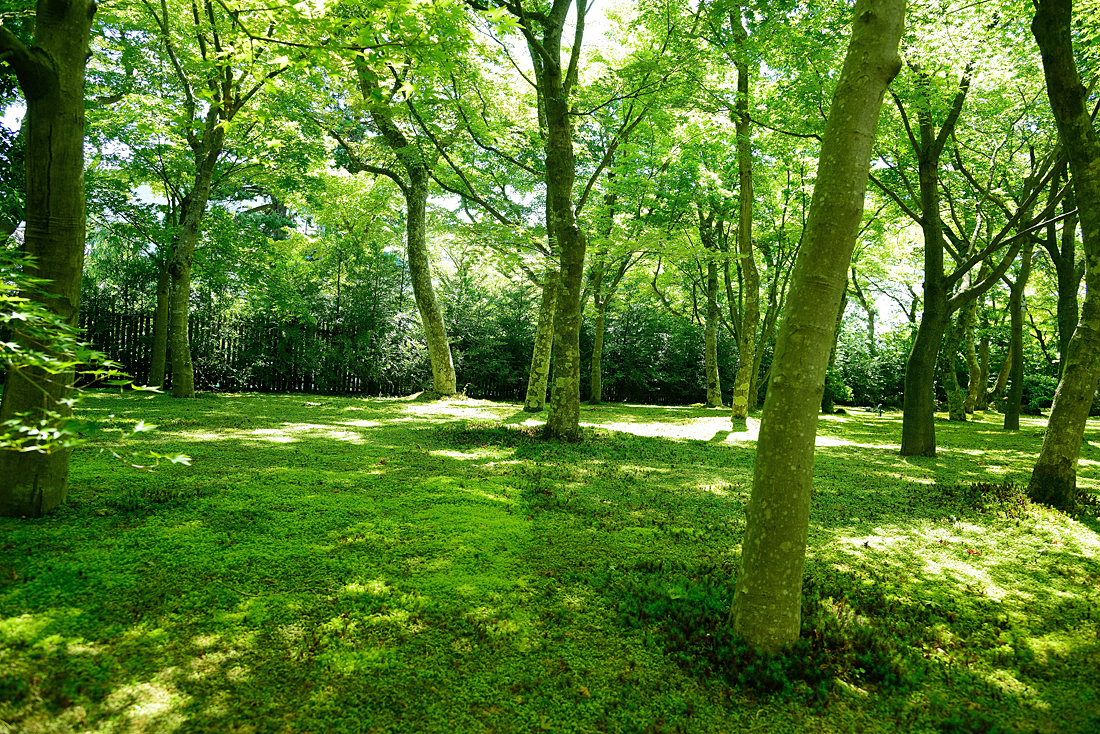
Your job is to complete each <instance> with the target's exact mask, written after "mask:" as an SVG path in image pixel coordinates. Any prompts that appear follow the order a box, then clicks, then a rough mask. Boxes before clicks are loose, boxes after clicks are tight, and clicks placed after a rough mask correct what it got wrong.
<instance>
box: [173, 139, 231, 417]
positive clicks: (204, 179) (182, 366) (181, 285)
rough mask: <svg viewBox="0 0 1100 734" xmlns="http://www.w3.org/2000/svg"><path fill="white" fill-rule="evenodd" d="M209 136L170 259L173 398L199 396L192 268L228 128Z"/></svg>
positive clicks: (199, 155) (197, 157)
mask: <svg viewBox="0 0 1100 734" xmlns="http://www.w3.org/2000/svg"><path fill="white" fill-rule="evenodd" d="M207 131H208V132H207V133H206V135H205V136H204V137H203V140H202V142H201V144H200V145H199V146H198V150H196V152H195V181H194V185H193V186H192V187H191V191H190V192H189V193H188V194H187V196H186V197H184V200H183V203H182V207H181V208H182V213H181V217H180V227H179V230H178V231H177V232H176V242H175V247H174V248H173V250H172V257H171V258H170V259H169V260H168V272H169V273H170V274H171V276H172V286H171V297H170V298H169V311H170V316H169V318H168V343H169V345H170V349H171V353H172V395H173V396H174V397H177V398H193V397H195V368H194V364H193V363H192V362H191V344H190V341H189V340H188V335H187V322H188V317H189V316H190V315H191V267H192V265H193V264H194V260H195V245H196V244H197V243H198V241H199V233H200V232H201V230H202V219H203V217H204V216H205V215H206V204H207V202H208V201H209V200H210V188H211V185H212V183H213V180H214V168H215V167H216V166H217V163H218V158H219V157H220V156H221V154H222V150H223V148H224V146H225V127H224V126H223V125H217V124H214V123H213V122H212V121H208V124H207Z"/></svg>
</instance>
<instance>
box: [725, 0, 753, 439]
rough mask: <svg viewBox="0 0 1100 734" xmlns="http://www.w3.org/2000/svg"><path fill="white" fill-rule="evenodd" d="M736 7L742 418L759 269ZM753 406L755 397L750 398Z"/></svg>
mask: <svg viewBox="0 0 1100 734" xmlns="http://www.w3.org/2000/svg"><path fill="white" fill-rule="evenodd" d="M741 14H742V11H741V9H740V8H738V17H737V19H736V21H734V22H733V23H732V25H733V33H734V37H735V38H736V39H737V46H738V49H737V50H738V62H737V63H736V64H735V66H736V68H737V106H736V123H737V175H738V184H737V186H738V194H737V197H738V201H739V204H738V213H737V253H738V255H740V256H741V257H740V259H739V261H738V265H739V266H740V268H741V275H742V285H741V295H742V300H743V302H744V304H745V305H744V309H743V311H742V314H741V329H740V331H739V332H738V340H737V375H736V376H735V377H734V378H733V397H732V399H731V400H730V404H731V410H730V416H731V419H732V420H734V421H738V422H740V421H744V420H745V419H746V418H748V416H749V402H750V400H749V391H750V390H751V389H752V388H753V386H754V384H755V383H756V380H755V376H756V372H755V370H754V367H755V366H756V331H757V329H758V328H759V327H760V273H759V271H758V270H757V268H756V259H755V257H754V256H753V251H752V206H753V198H754V195H753V184H752V140H751V135H752V121H751V120H750V119H749V65H748V61H747V60H746V58H745V56H746V53H747V52H746V50H745V41H746V39H747V31H746V30H745V26H744V23H743V20H742V17H741ZM751 402H752V403H753V407H755V405H756V401H755V400H752V401H751Z"/></svg>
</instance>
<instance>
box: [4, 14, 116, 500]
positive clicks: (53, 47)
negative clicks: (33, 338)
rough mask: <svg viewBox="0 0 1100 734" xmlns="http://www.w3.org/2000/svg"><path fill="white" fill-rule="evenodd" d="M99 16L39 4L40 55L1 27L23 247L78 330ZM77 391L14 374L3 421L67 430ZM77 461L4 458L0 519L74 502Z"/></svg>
mask: <svg viewBox="0 0 1100 734" xmlns="http://www.w3.org/2000/svg"><path fill="white" fill-rule="evenodd" d="M95 10H96V6H95V3H93V2H90V1H89V0H39V2H38V5H37V15H36V24H35V37H34V45H33V46H32V47H30V48H28V47H26V46H25V45H23V43H21V42H20V41H19V40H18V39H17V38H16V37H15V35H14V34H13V33H11V31H9V30H8V29H7V28H4V27H3V26H0V57H2V58H5V61H6V63H7V64H8V65H9V66H10V67H11V68H12V69H13V70H14V72H15V74H16V77H17V79H18V82H19V86H20V88H21V89H22V90H23V96H24V98H25V99H26V103H27V112H26V120H25V122H24V130H25V134H26V135H27V152H26V175H27V189H26V191H27V197H26V209H25V211H26V230H25V233H24V240H23V247H24V251H25V252H26V254H28V255H31V256H33V257H34V258H35V261H34V265H33V266H32V267H31V268H30V269H29V273H28V274H29V275H32V276H34V277H38V278H44V279H46V280H47V281H48V282H47V283H46V284H45V285H43V286H42V291H41V296H42V297H43V303H44V305H45V306H46V308H48V309H49V310H50V311H52V312H53V313H55V314H57V315H58V316H59V317H60V318H61V319H62V320H63V321H65V322H66V323H68V324H69V325H71V326H74V327H75V326H76V323H77V317H78V315H79V310H80V277H81V272H82V270H83V266H84V231H85V214H84V64H85V59H86V58H87V56H88V53H89V52H88V42H89V28H90V26H91V22H92V16H93V15H94V14H95ZM21 346H23V347H25V348H28V349H42V348H43V346H46V348H48V345H38V344H35V343H25V344H21ZM72 382H73V374H72V373H68V374H64V375H53V376H49V375H46V374H42V373H38V372H34V371H26V372H24V371H15V370H11V371H9V373H8V376H7V383H6V385H5V386H4V397H3V403H2V405H0V421H6V420H10V419H13V418H15V417H16V416H18V415H20V414H22V413H29V414H30V418H31V420H38V419H40V418H41V417H42V413H43V411H49V412H52V413H55V414H56V415H57V416H59V419H60V420H64V419H65V418H67V417H68V416H69V415H70V409H69V408H68V407H67V406H66V405H65V404H64V403H62V402H61V401H62V400H63V399H64V398H66V397H67V396H68V395H69V393H70V390H71V388H72ZM69 454H70V452H69V450H60V451H54V452H52V453H38V452H34V451H28V452H19V451H0V515H6V516H15V517H18V516H27V517H40V516H42V515H44V514H45V513H47V512H49V511H50V510H52V509H54V508H55V507H57V506H58V505H59V504H61V503H62V502H64V500H65V495H66V493H67V491H68V477H69Z"/></svg>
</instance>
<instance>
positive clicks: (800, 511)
mask: <svg viewBox="0 0 1100 734" xmlns="http://www.w3.org/2000/svg"><path fill="white" fill-rule="evenodd" d="M904 13H905V3H904V0H859V1H858V2H857V3H856V6H855V9H854V16H855V23H854V28H853V32H852V39H851V42H850V44H849V46H848V52H847V55H846V57H845V60H844V67H843V69H842V70H841V72H840V77H839V79H838V82H837V87H836V91H835V93H834V95H833V104H832V108H831V109H830V111H829V119H828V122H827V123H826V126H825V134H824V137H823V139H822V144H821V159H820V162H819V164H818V175H817V182H816V183H815V185H814V194H813V199H812V203H811V205H810V212H809V217H808V220H807V223H806V232H805V239H804V242H803V245H802V248H801V251H800V252H799V255H798V259H797V261H796V263H795V266H794V273H793V276H792V285H791V293H790V296H789V298H788V301H787V309H786V315H785V316H784V318H783V325H782V327H781V328H780V331H779V336H778V338H777V340H776V345H775V361H774V362H773V364H772V379H771V385H770V387H769V389H768V396H767V399H766V400H765V402H764V414H763V417H762V419H761V425H760V438H759V440H758V443H757V450H756V464H755V470H754V474H753V488H752V497H751V499H750V501H749V506H748V525H747V527H746V529H745V539H744V543H743V545H742V551H741V570H740V573H739V574H738V576H737V583H736V587H735V592H734V599H733V602H732V607H731V612H732V615H733V617H734V629H735V631H736V633H737V634H739V635H741V636H743V637H744V638H745V639H746V640H747V641H748V643H749V644H750V645H752V646H754V647H757V648H762V649H765V650H777V649H780V648H783V647H786V646H787V645H790V644H791V643H792V642H794V641H795V640H796V639H797V638H798V634H799V627H800V622H801V603H802V570H803V566H804V564H805V559H806V535H807V531H808V527H809V513H810V489H811V485H812V483H813V457H814V440H815V437H816V434H817V420H818V409H819V408H820V405H821V394H822V391H823V389H824V386H825V368H826V364H827V363H828V360H829V351H830V349H831V348H832V345H833V341H834V339H835V336H836V335H835V328H836V314H837V310H838V308H839V307H840V299H841V296H842V294H843V290H844V282H845V279H846V275H847V270H848V264H849V262H850V260H851V257H852V250H853V249H854V247H855V241H856V236H857V234H858V230H859V223H860V219H861V218H862V215H863V203H864V194H865V191H866V186H867V174H868V171H869V169H870V161H871V148H872V145H873V143H874V133H875V128H876V126H877V123H878V116H879V109H880V107H881V105H882V97H883V95H884V94H885V92H886V85H887V84H889V82H890V80H891V79H893V77H894V76H895V75H896V74H897V72H898V70H899V69H900V68H901V59H900V58H899V57H898V53H897V48H898V41H899V39H900V36H901V29H902V21H903V18H904Z"/></svg>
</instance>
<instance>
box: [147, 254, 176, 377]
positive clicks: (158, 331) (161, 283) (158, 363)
mask: <svg viewBox="0 0 1100 734" xmlns="http://www.w3.org/2000/svg"><path fill="white" fill-rule="evenodd" d="M171 294H172V274H171V273H170V272H168V263H167V262H165V263H161V264H160V267H159V269H158V271H157V302H156V310H155V311H153V354H152V357H151V359H150V363H149V385H150V386H151V387H164V371H165V368H166V366H167V364H168V315H169V308H170V307H171V306H170V304H171V301H170V298H171Z"/></svg>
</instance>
